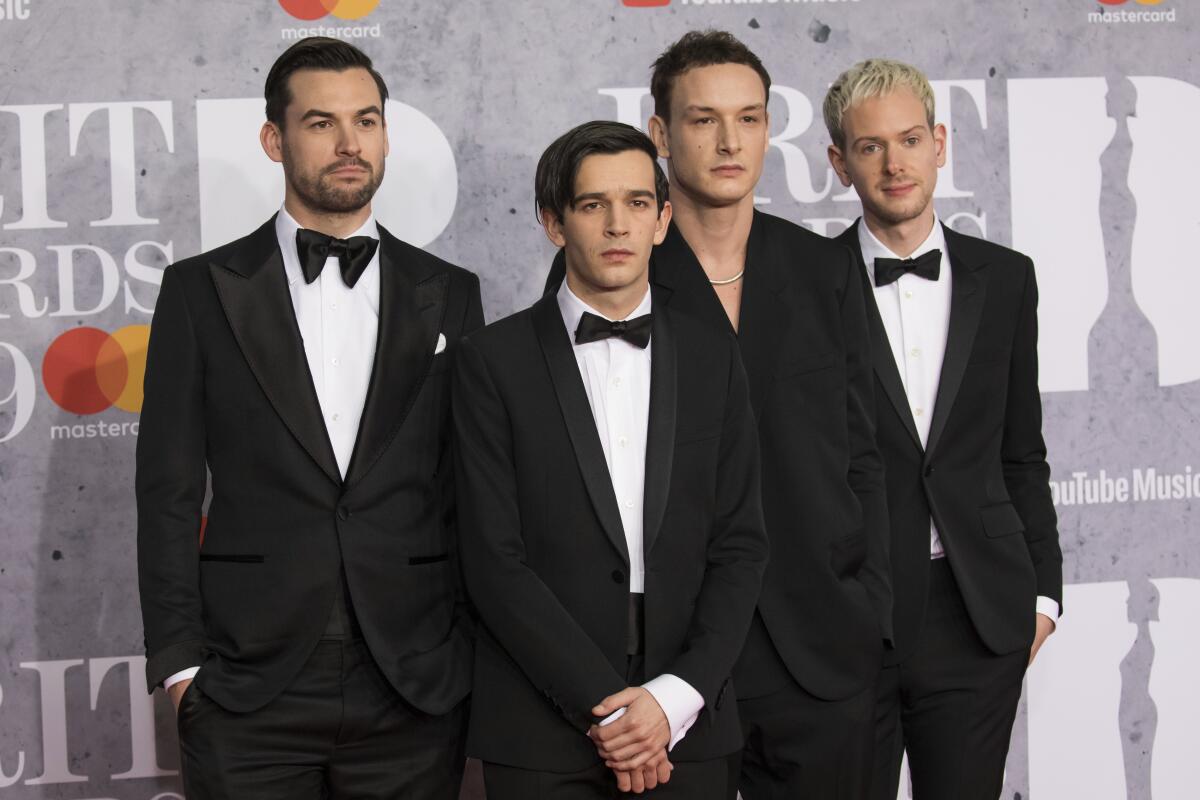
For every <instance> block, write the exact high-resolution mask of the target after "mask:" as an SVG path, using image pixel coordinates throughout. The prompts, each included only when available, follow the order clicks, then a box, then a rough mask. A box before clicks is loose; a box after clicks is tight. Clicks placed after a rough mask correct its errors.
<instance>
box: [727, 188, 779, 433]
mask: <svg viewBox="0 0 1200 800" xmlns="http://www.w3.org/2000/svg"><path fill="white" fill-rule="evenodd" d="M794 257H795V256H794V254H786V253H776V252H774V251H773V250H772V249H771V247H770V242H768V241H767V239H766V237H765V235H764V226H763V222H762V215H761V214H760V213H759V212H757V211H755V212H754V222H753V224H752V225H751V228H750V239H749V240H748V241H747V243H746V275H745V277H744V278H743V279H742V280H743V281H744V283H743V286H742V291H743V294H742V307H741V311H740V313H739V315H738V320H739V321H738V332H737V340H738V346H739V349H740V351H741V355H742V364H743V366H745V368H746V379H747V381H748V382H749V385H750V405H751V406H752V407H753V409H754V416H755V418H757V419H761V418H762V404H763V398H764V397H765V396H766V393H767V390H768V389H769V388H770V386H771V383H772V381H773V380H774V378H775V367H776V362H777V361H778V359H779V354H780V352H781V350H782V348H780V347H778V346H777V343H778V342H780V341H782V340H783V337H784V336H785V335H786V334H787V327H788V325H787V322H788V309H787V304H786V301H785V298H786V294H785V293H786V291H787V285H788V279H789V277H790V275H789V270H788V264H787V259H788V258H794ZM709 291H710V292H712V290H711V289H710V290H709ZM712 294H713V295H714V296H716V293H715V292H712ZM717 305H718V306H720V301H719V300H718V302H717ZM721 316H722V317H723V318H724V319H725V320H726V322H728V319H729V318H728V316H726V315H725V309H724V308H722V309H721ZM731 330H732V328H731Z"/></svg>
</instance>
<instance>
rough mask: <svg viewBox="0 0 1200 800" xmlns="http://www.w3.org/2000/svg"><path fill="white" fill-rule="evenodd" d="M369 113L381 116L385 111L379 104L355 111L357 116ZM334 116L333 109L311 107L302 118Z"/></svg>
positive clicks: (330, 117)
mask: <svg viewBox="0 0 1200 800" xmlns="http://www.w3.org/2000/svg"><path fill="white" fill-rule="evenodd" d="M368 114H378V115H379V116H381V117H382V116H383V112H382V111H380V110H379V106H367V107H366V108H360V109H359V110H358V111H356V112H354V116H355V117H365V116H367V115H368ZM334 116H336V115H335V114H334V113H333V112H332V111H322V110H321V109H319V108H310V109H309V110H308V111H305V112H304V116H302V117H301V118H300V119H301V120H302V121H303V120H306V119H312V118H313V117H318V118H320V119H333V118H334Z"/></svg>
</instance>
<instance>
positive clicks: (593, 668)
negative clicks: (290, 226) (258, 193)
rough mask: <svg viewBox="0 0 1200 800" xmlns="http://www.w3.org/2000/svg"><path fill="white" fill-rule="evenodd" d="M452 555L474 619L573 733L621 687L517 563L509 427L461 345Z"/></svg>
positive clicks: (478, 363)
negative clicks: (456, 517)
mask: <svg viewBox="0 0 1200 800" xmlns="http://www.w3.org/2000/svg"><path fill="white" fill-rule="evenodd" d="M453 392H454V398H455V402H454V403H453V409H454V426H455V452H456V461H455V463H456V474H457V481H458V508H459V512H458V513H459V521H458V530H459V551H460V555H461V558H462V566H463V575H464V577H465V579H466V586H467V592H468V594H469V595H470V596H471V600H472V601H473V602H474V604H475V607H476V608H477V609H478V613H479V617H480V619H481V620H482V621H483V623H484V624H485V625H486V626H487V627H488V630H489V631H490V632H491V633H492V634H493V635H494V636H495V637H496V639H497V640H498V641H499V643H500V644H501V646H502V647H503V648H504V649H505V651H506V652H507V653H508V654H509V656H510V657H511V658H512V659H513V660H514V661H515V662H516V663H517V665H518V666H519V667H520V669H521V671H522V672H523V673H524V674H525V676H526V677H527V678H528V679H529V680H530V682H532V683H533V685H534V686H535V687H537V688H538V689H539V690H540V691H541V692H542V694H544V695H545V696H546V697H547V699H549V700H550V701H551V702H552V703H553V704H554V705H555V707H557V708H558V709H559V711H560V712H561V713H562V715H563V716H564V717H565V718H566V719H567V721H568V722H570V723H571V724H572V725H573V726H575V727H576V728H577V729H579V730H580V731H587V729H588V727H589V726H590V725H591V724H592V723H593V722H595V721H596V720H595V718H594V717H593V716H592V713H591V709H592V707H593V706H595V705H596V704H597V703H599V702H600V701H601V700H603V699H604V698H605V697H607V696H608V695H610V694H614V693H616V692H618V691H620V690H621V689H624V688H625V686H626V683H625V680H624V678H623V677H622V676H621V675H620V674H618V673H617V671H616V670H615V669H614V668H613V666H612V664H611V663H610V662H609V660H608V658H607V657H606V656H605V655H604V653H603V652H602V651H601V650H600V649H599V648H598V647H597V646H596V644H595V642H593V641H592V639H591V637H589V636H588V635H587V633H586V632H585V631H584V630H583V629H582V628H581V627H580V626H579V624H578V623H577V622H576V621H575V619H574V618H573V617H572V616H571V614H570V613H569V612H568V611H567V610H566V609H565V608H563V606H562V604H561V603H560V602H559V600H558V598H557V597H556V596H555V594H554V593H553V592H552V591H551V590H550V588H549V587H547V586H546V584H545V583H544V582H543V581H542V579H541V578H540V577H539V576H538V575H537V573H535V572H534V571H533V570H532V569H530V568H529V567H528V566H527V565H526V562H525V545H524V540H523V537H522V528H521V525H522V523H521V512H520V508H519V504H518V500H517V467H516V464H515V463H514V462H513V442H512V428H511V423H510V420H509V414H508V410H507V408H506V406H505V401H504V399H503V398H502V397H501V396H500V393H499V391H498V390H497V387H496V385H495V383H494V381H493V380H492V377H491V375H490V374H489V370H488V365H487V364H486V362H485V360H484V357H483V355H482V354H481V353H480V352H479V351H478V349H476V348H475V347H474V346H473V345H472V343H471V341H470V340H469V339H467V340H464V341H463V342H462V343H461V344H460V346H459V352H458V357H457V359H456V360H455V363H454V389H453Z"/></svg>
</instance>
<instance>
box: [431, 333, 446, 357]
mask: <svg viewBox="0 0 1200 800" xmlns="http://www.w3.org/2000/svg"><path fill="white" fill-rule="evenodd" d="M445 349H446V334H444V333H439V334H438V343H437V347H435V348H433V354H434V355H435V356H436V355H437V354H438V353H440V352H442V351H443V350H445Z"/></svg>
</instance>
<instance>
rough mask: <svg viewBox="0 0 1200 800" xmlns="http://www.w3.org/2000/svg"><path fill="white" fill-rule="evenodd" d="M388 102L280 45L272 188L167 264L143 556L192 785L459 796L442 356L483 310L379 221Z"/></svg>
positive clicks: (150, 612) (151, 613)
mask: <svg viewBox="0 0 1200 800" xmlns="http://www.w3.org/2000/svg"><path fill="white" fill-rule="evenodd" d="M386 99H387V89H386V86H385V85H384V82H383V79H382V78H381V77H380V76H379V74H378V73H377V72H376V71H375V70H374V68H373V67H372V66H371V61H370V59H369V58H367V56H366V55H364V54H363V53H362V52H360V51H359V50H357V49H356V48H354V47H352V46H350V45H348V44H346V43H344V42H339V41H337V40H334V39H320V38H313V39H306V40H303V41H301V42H299V43H297V44H295V45H293V46H292V47H291V48H289V49H288V50H287V51H286V52H285V53H284V54H283V55H281V56H280V58H279V59H278V60H277V61H276V62H275V65H274V66H273V67H272V68H271V72H270V74H269V75H268V76H267V81H266V100H267V122H266V123H265V124H264V125H263V128H262V134H261V139H262V144H263V148H264V150H265V151H266V153H267V155H268V156H269V157H270V158H272V159H273V160H275V161H279V162H282V164H283V170H284V175H285V178H286V193H285V197H284V203H283V208H282V209H281V210H280V211H279V213H278V214H277V215H276V216H275V217H274V218H272V219H271V220H269V221H268V222H267V223H266V224H264V225H263V226H262V227H261V228H259V229H258V230H257V231H255V232H254V233H252V234H250V235H249V236H247V237H245V238H243V239H240V240H238V241H236V242H233V243H231V244H228V245H226V246H224V247H221V248H218V249H217V250H214V251H212V252H210V253H205V254H203V255H200V256H197V257H195V258H191V259H188V260H186V261H182V262H180V263H178V264H175V265H173V266H171V267H170V268H168V269H167V270H166V272H165V273H164V275H163V282H162V289H161V293H160V295H159V300H158V306H157V309H156V311H155V315H154V324H153V326H152V329H151V334H150V345H149V353H148V360H147V370H146V383H145V404H144V406H143V410H142V418H141V435H140V436H139V439H138V451H137V504H138V568H139V578H140V588H141V599H142V617H143V621H144V625H145V636H146V653H147V665H146V674H147V680H148V683H149V687H150V689H151V691H153V690H154V688H156V687H157V686H160V685H165V688H166V689H167V691H168V693H169V694H170V695H171V699H172V701H173V702H174V704H175V706H176V709H177V712H178V721H179V734H180V744H181V748H182V767H183V778H184V785H185V788H186V792H187V796H188V797H189V798H230V797H232V798H250V797H253V798H256V799H258V798H281V799H283V798H286V799H287V800H296V798H310V797H311V798H319V797H335V798H338V797H346V798H350V797H353V798H394V797H401V796H403V797H414V798H416V797H419V798H447V800H449V798H457V796H458V785H459V783H460V781H461V776H462V768H463V760H464V756H463V740H464V734H465V724H466V702H465V698H466V696H467V694H468V691H469V689H470V660H471V643H470V635H469V631H468V629H467V619H468V618H467V616H466V614H465V613H464V610H463V609H464V598H463V596H462V592H461V586H460V581H459V580H458V577H457V575H458V572H457V569H458V567H457V556H456V554H455V541H456V537H455V534H454V526H455V519H454V506H453V494H454V487H453V471H452V453H451V450H450V441H449V438H450V413H449V391H450V387H449V373H448V371H447V369H448V367H449V361H448V359H449V357H450V354H451V352H452V351H453V350H454V349H455V344H456V342H457V340H458V339H459V338H460V337H461V336H462V335H463V334H464V333H467V332H469V331H471V330H473V329H475V328H477V327H479V326H481V325H482V310H481V305H480V299H479V284H478V281H477V279H476V278H475V276H474V275H472V274H471V273H469V272H467V271H465V270H462V269H459V268H457V267H454V266H452V265H450V264H447V263H445V262H443V261H441V260H439V259H437V258H434V257H433V256H431V255H428V254H426V253H424V252H422V251H421V250H418V249H417V248H415V247H412V246H410V245H407V244H405V243H403V242H401V241H399V240H398V239H396V238H395V237H393V236H392V235H391V234H389V233H388V232H387V231H386V230H384V229H383V227H382V226H380V225H378V224H376V222H375V218H374V216H373V214H372V212H371V198H372V196H373V195H374V193H375V190H376V189H377V188H378V186H379V184H380V181H381V180H382V179H383V170H384V157H385V156H386V154H387V149H388V143H387V128H386V125H385V121H384V114H383V106H384V102H385V100H386ZM206 465H207V468H208V471H209V473H210V474H211V486H212V500H211V504H210V505H209V509H208V523H207V527H206V528H204V529H203V535H201V534H202V527H201V513H202V504H203V501H204V497H205V484H206V477H205V467H206Z"/></svg>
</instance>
